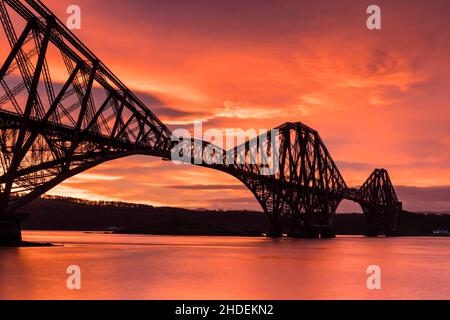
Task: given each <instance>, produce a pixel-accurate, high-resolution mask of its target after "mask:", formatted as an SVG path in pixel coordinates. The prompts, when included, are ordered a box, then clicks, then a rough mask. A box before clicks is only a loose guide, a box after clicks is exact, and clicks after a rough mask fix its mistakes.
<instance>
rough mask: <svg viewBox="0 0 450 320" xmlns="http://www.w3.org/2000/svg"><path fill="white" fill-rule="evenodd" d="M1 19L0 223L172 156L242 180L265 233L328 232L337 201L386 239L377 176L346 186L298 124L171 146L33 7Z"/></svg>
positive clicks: (93, 60)
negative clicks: (136, 158) (355, 206)
mask: <svg viewBox="0 0 450 320" xmlns="http://www.w3.org/2000/svg"><path fill="white" fill-rule="evenodd" d="M0 19H1V23H2V26H3V29H4V31H5V39H6V40H7V41H4V42H5V43H1V44H0V45H1V47H0V49H1V50H0V52H7V53H8V54H7V55H6V57H4V59H5V60H4V63H3V65H2V66H1V69H0V151H1V153H0V220H8V219H14V218H15V212H16V211H17V210H18V209H20V208H21V207H22V206H24V205H25V204H26V203H28V202H30V201H31V200H33V199H35V198H37V197H39V196H41V195H42V194H44V193H45V192H47V191H49V190H50V189H52V188H53V187H55V186H56V185H58V184H59V183H61V182H62V181H64V180H66V179H68V178H70V177H72V176H74V175H76V174H79V173H81V172H83V171H85V170H88V169H90V168H92V167H94V166H96V165H99V164H101V163H103V162H105V161H109V160H113V159H117V158H121V157H126V156H130V155H135V154H144V155H150V156H156V157H161V158H165V159H169V158H171V157H173V155H174V154H176V155H181V156H185V157H186V156H187V158H185V160H184V161H185V162H192V163H194V164H197V165H201V166H205V167H210V168H213V169H217V170H221V171H224V172H226V173H228V174H230V175H233V176H234V177H236V178H237V179H239V180H240V181H242V183H244V184H245V185H246V186H247V188H248V189H249V190H251V192H252V193H253V194H254V196H255V197H256V199H257V200H258V202H259V203H260V205H261V207H262V208H263V210H264V212H265V213H266V214H267V216H268V218H269V220H270V222H271V225H272V228H273V230H272V233H273V235H281V234H282V233H283V232H284V231H288V232H289V233H291V234H292V235H300V236H308V237H310V236H311V237H316V236H318V235H319V234H321V235H322V236H323V237H331V236H333V235H334V229H333V228H334V216H335V211H336V208H337V206H338V205H339V203H340V202H341V201H342V200H343V199H344V198H347V199H350V200H353V201H357V202H358V203H360V204H361V206H362V208H363V210H364V213H365V216H366V218H367V219H366V221H367V227H368V232H369V233H370V234H377V233H393V232H395V230H396V225H397V217H398V214H399V212H400V211H401V203H400V202H399V201H398V199H397V197H396V195H395V191H394V188H393V186H392V183H391V181H390V179H389V176H388V174H387V172H386V171H385V170H375V171H374V173H373V174H372V175H371V176H370V177H369V179H368V180H367V181H366V183H365V184H364V185H363V186H362V187H361V188H360V189H359V190H356V189H349V188H348V187H347V185H346V183H345V181H344V179H343V178H342V176H341V174H340V172H339V170H338V168H337V166H336V164H335V163H334V161H333V159H332V158H331V156H330V153H329V152H328V150H327V148H326V146H325V144H324V142H323V141H322V139H321V138H320V136H319V134H318V133H317V131H315V130H313V129H311V128H309V127H307V126H306V125H304V124H302V123H286V124H284V125H282V126H280V127H278V128H275V129H273V130H272V131H269V132H268V133H267V134H266V135H264V137H257V138H255V139H253V140H249V141H247V142H246V143H244V144H242V145H240V146H238V147H236V148H233V149H231V150H228V151H225V150H222V149H220V148H218V147H216V146H214V145H211V144H209V143H207V142H203V141H195V140H187V139H183V138H179V139H176V140H174V139H173V135H172V132H171V131H170V130H169V129H168V128H167V127H166V126H165V125H164V124H163V123H162V122H161V121H160V120H159V119H158V118H157V117H156V116H155V115H154V114H153V113H152V112H151V111H150V109H148V108H147V107H146V106H145V105H144V103H142V102H141V101H140V100H139V99H138V98H137V97H136V96H135V95H134V94H133V93H132V92H131V91H130V90H129V89H128V88H127V87H126V86H125V85H124V84H123V83H122V82H121V81H120V80H119V79H118V78H117V77H116V76H115V75H114V74H113V73H112V72H111V71H110V70H109V69H108V68H107V67H106V66H105V65H104V64H103V63H102V62H101V61H100V60H99V59H98V58H97V57H96V56H95V55H94V54H93V53H92V52H91V51H90V50H89V49H88V48H86V47H85V46H84V44H83V43H81V41H80V40H79V39H78V38H76V37H75V36H74V35H73V34H72V33H71V32H70V31H69V30H68V29H67V28H66V27H65V26H64V24H63V23H62V22H61V21H59V20H58V19H57V18H56V17H55V16H54V15H53V14H52V13H51V12H50V11H49V10H48V9H47V8H46V7H45V6H44V5H43V4H42V3H41V2H40V1H37V0H24V1H19V0H0ZM17 30H20V32H17ZM50 57H51V58H50ZM55 61H56V62H55ZM57 62H59V64H58V63H57ZM268 170H269V171H268ZM270 170H271V171H270Z"/></svg>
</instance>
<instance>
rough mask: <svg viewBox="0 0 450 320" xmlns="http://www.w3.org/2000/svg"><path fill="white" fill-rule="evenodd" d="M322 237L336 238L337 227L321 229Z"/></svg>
mask: <svg viewBox="0 0 450 320" xmlns="http://www.w3.org/2000/svg"><path fill="white" fill-rule="evenodd" d="M320 238H322V239H333V238H336V228H334V227H333V228H322V230H320Z"/></svg>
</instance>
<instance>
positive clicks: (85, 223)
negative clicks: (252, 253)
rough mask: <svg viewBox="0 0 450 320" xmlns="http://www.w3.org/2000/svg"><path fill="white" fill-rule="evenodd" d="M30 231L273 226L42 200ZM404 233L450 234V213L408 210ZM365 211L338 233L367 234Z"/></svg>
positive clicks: (343, 218)
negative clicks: (365, 232) (410, 211)
mask: <svg viewBox="0 0 450 320" xmlns="http://www.w3.org/2000/svg"><path fill="white" fill-rule="evenodd" d="M21 215H22V216H23V217H24V219H23V221H22V228H23V229H24V230H55V231H58V230H59V231H87V232H91V231H92V232H99V231H103V232H110V233H115V234H143V235H175V236H176V235H179V236H182V235H185V236H189V235H191V236H243V237H260V236H263V234H265V233H267V232H268V230H270V225H269V222H268V220H267V217H266V216H265V215H264V214H263V213H262V212H256V211H245V210H240V211H239V210H231V211H221V210H190V209H183V208H173V207H153V206H148V205H138V204H130V203H121V202H104V201H100V202H94V201H86V200H80V199H73V198H63V197H53V198H43V199H37V200H35V201H33V202H31V203H30V204H28V205H27V206H25V208H24V209H23V210H21ZM399 219H400V228H399V232H398V236H402V237H407V236H409V237H437V238H438V237H447V235H435V234H433V232H435V231H437V230H442V232H448V230H449V229H450V215H449V214H438V213H435V214H432V213H424V214H421V213H403V214H402V215H401V216H400V218H399ZM364 231H365V223H364V215H363V214H359V213H349V214H337V215H336V234H338V235H363V234H364Z"/></svg>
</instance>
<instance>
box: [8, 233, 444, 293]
mask: <svg viewBox="0 0 450 320" xmlns="http://www.w3.org/2000/svg"><path fill="white" fill-rule="evenodd" d="M23 235H24V240H26V241H41V242H42V241H44V242H52V243H54V244H58V246H54V247H39V248H0V299H450V238H426V237H417V238H413V237H410V238H409V237H405V238H377V239H373V238H363V237H353V236H340V237H338V238H336V239H331V240H305V239H278V240H273V239H266V238H263V237H261V238H246V237H212V236H205V237H195V236H151V235H118V234H101V233H83V232H61V231H25V232H24V233H23ZM71 265H75V266H78V267H79V268H80V271H81V274H80V282H81V289H80V290H69V289H68V288H67V284H66V282H67V278H68V277H69V276H71V274H67V273H66V271H67V268H68V267H69V266H71ZM370 265H376V266H379V267H380V270H381V276H380V279H381V289H373V290H369V289H368V287H367V278H368V277H369V276H370V275H369V274H367V268H368V266H370Z"/></svg>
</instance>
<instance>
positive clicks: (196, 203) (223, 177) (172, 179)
mask: <svg viewBox="0 0 450 320" xmlns="http://www.w3.org/2000/svg"><path fill="white" fill-rule="evenodd" d="M47 194H48V195H54V196H56V195H57V196H66V197H72V198H80V199H87V200H94V201H120V202H127V203H141V204H147V205H152V206H155V207H173V208H180V209H191V210H194V211H202V212H205V211H210V212H209V213H208V215H207V216H208V217H209V216H211V217H216V219H212V220H213V221H211V220H208V221H207V220H205V221H200V220H199V219H197V218H196V217H192V216H191V217H186V220H185V221H186V229H185V230H184V231H186V232H188V231H192V230H190V229H189V228H190V227H192V226H190V224H191V221H190V220H192V221H193V224H194V225H197V227H198V228H199V230H202V226H201V225H209V226H210V227H211V230H210V232H214V230H217V232H218V233H220V232H225V231H226V230H229V232H233V233H236V234H256V233H258V232H259V233H263V232H267V230H269V228H270V227H269V221H268V219H267V217H266V215H265V214H264V213H263V212H262V209H261V207H260V205H259V203H258V201H257V200H256V199H255V197H254V195H253V194H252V192H251V191H250V190H249V189H247V187H246V186H245V185H244V184H243V183H242V182H240V181H239V180H238V179H237V178H235V177H233V176H231V175H228V174H226V173H224V172H221V171H216V170H211V169H210V168H204V167H198V166H194V165H192V164H182V165H177V164H174V163H172V162H171V161H162V160H161V159H159V158H155V157H149V156H143V155H133V156H128V157H124V158H120V159H114V160H110V161H106V162H104V163H101V164H99V165H97V166H95V167H93V168H89V169H87V170H86V171H83V172H81V173H79V174H76V175H74V176H72V177H70V178H68V179H67V180H65V181H63V182H62V183H60V184H58V185H57V186H56V187H54V188H52V189H51V190H50V191H48V192H47ZM174 211H175V210H174ZM224 211H228V212H227V213H226V214H225V213H223V214H222V213H221V212H224ZM245 211H248V214H246V212H245ZM250 211H251V212H250ZM180 212H182V210H180ZM205 219H206V218H205ZM214 220H216V221H214ZM170 221H172V222H173V220H170ZM170 221H168V222H167V228H169V229H170V228H171V224H170V223H171V222H170ZM199 221H200V222H199ZM182 224H183V222H181V227H180V228H179V230H175V232H178V231H181V232H182V231H183V226H182ZM199 225H200V226H199ZM178 227H179V226H178ZM197 227H192V228H194V229H193V230H194V231H195V232H197V230H196V229H195V228H197ZM199 232H200V231H199ZM206 232H208V230H207V231H206Z"/></svg>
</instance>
